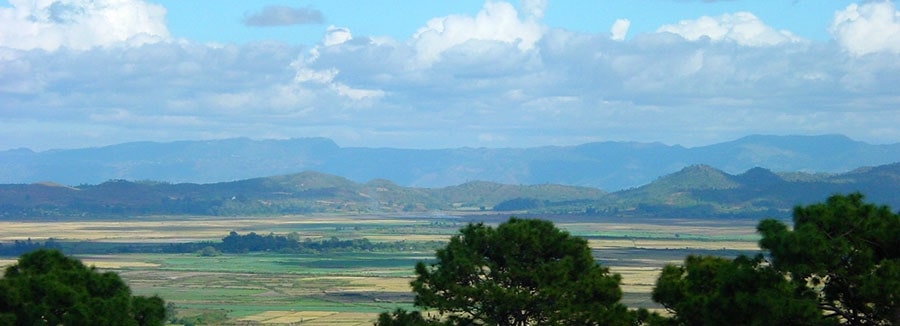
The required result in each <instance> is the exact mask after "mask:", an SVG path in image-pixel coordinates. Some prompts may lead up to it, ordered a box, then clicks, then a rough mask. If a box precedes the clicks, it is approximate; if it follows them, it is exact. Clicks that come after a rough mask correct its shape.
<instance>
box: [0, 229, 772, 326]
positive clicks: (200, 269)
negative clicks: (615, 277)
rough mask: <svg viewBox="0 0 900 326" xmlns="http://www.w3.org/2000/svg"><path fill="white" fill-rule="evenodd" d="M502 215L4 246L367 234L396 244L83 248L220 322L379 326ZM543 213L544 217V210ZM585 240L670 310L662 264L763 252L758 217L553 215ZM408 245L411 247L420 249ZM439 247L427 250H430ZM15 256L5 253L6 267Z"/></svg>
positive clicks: (113, 232)
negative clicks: (432, 271) (176, 250)
mask: <svg viewBox="0 0 900 326" xmlns="http://www.w3.org/2000/svg"><path fill="white" fill-rule="evenodd" d="M507 217H508V216H500V215H470V216H451V215H444V214H440V215H427V216H390V215H308V216H307V215H292V216H277V217H234V218H221V217H215V218H213V217H183V216H179V217H172V216H155V217H134V218H128V219H115V220H54V221H40V220H37V221H30V222H22V221H0V230H2V232H0V242H5V243H8V242H11V241H15V240H25V239H29V238H30V239H32V240H35V241H43V240H45V239H48V238H53V239H55V240H56V241H58V242H60V243H62V244H63V247H64V248H66V246H76V245H82V246H84V245H88V244H90V245H97V246H107V247H109V248H114V247H115V246H120V245H128V244H141V243H183V242H195V241H213V242H215V241H220V240H221V238H222V237H224V236H226V235H227V234H228V233H229V232H231V231H237V232H239V233H248V232H256V233H258V234H269V233H275V234H287V233H291V232H297V233H298V234H299V235H300V236H301V238H303V239H310V240H317V239H327V238H331V237H337V238H339V239H341V240H347V239H361V238H366V239H369V240H370V241H372V242H376V243H377V242H391V243H394V244H397V245H396V246H392V247H394V248H396V249H394V250H390V251H387V250H383V251H359V252H353V251H347V252H311V253H279V252H251V253H243V254H221V255H217V256H211V257H204V256H201V255H199V254H196V253H188V254H171V253H111V254H103V253H98V254H90V255H76V257H77V258H79V259H82V260H83V261H84V262H85V263H86V264H88V265H93V266H96V267H97V268H98V269H101V270H108V271H114V272H117V273H119V274H120V275H121V276H122V277H123V279H125V281H126V282H127V283H128V284H129V286H131V288H132V290H133V292H134V293H135V294H139V295H159V296H160V297H162V298H163V299H165V300H166V302H167V303H169V304H170V306H171V308H173V310H174V312H175V314H176V317H178V318H181V320H191V321H193V322H196V323H208V324H245V325H246V324H271V325H287V324H294V325H371V324H372V322H373V320H374V319H375V318H376V317H377V315H378V313H380V312H384V311H391V310H394V309H395V308H397V307H403V308H407V309H409V308H412V299H413V294H412V293H411V290H410V287H409V282H410V281H411V280H412V279H413V276H414V273H413V267H414V265H415V264H416V263H417V262H419V261H425V262H428V261H430V260H431V259H433V257H434V248H423V246H421V245H418V246H417V245H414V244H421V243H426V242H427V243H430V244H433V245H436V246H437V247H440V246H441V244H442V243H444V242H446V241H447V240H448V239H449V238H450V236H452V235H453V234H455V233H456V232H457V231H458V230H459V229H460V228H461V227H463V226H465V225H466V224H467V223H469V222H480V221H484V222H485V223H487V224H496V223H499V222H502V221H505V219H506V218H507ZM537 218H541V217H540V216H538V217H537ZM547 219H549V220H552V221H554V223H555V224H556V226H557V227H559V228H560V229H563V230H566V231H568V232H570V233H571V234H573V235H576V236H580V237H584V238H586V239H587V240H588V244H589V246H590V247H591V248H592V251H593V253H594V257H595V258H596V259H597V260H598V261H599V262H600V263H601V264H603V265H604V266H608V267H609V268H610V270H611V271H612V272H614V273H619V274H621V275H622V279H623V283H622V289H623V291H624V297H623V302H624V303H625V304H627V305H628V306H630V307H635V308H636V307H644V308H650V309H659V308H660V307H659V306H657V305H656V304H655V303H653V302H652V300H650V291H652V288H653V285H654V283H655V282H656V277H657V276H658V274H659V272H660V270H661V269H662V267H663V266H664V265H666V264H680V263H681V262H682V261H683V259H684V257H685V256H687V255H689V254H694V255H718V256H726V257H732V256H735V255H737V254H742V253H743V254H754V253H756V252H758V246H757V243H756V242H757V240H758V236H757V235H756V233H755V225H756V222H757V221H755V220H740V219H737V220H710V219H698V218H683V219H633V218H632V219H628V218H600V217H587V216H582V217H564V218H554V217H549V218H547ZM405 244H409V246H408V247H406V246H405ZM426 247H427V246H426ZM14 262H15V257H0V265H9V264H12V263H14Z"/></svg>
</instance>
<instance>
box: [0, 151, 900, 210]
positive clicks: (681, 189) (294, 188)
mask: <svg viewBox="0 0 900 326" xmlns="http://www.w3.org/2000/svg"><path fill="white" fill-rule="evenodd" d="M856 191H859V192H862V193H863V194H865V195H866V196H867V200H869V201H870V202H874V203H878V204H885V205H889V206H891V207H894V208H896V207H900V197H897V196H896V194H897V193H900V163H894V164H889V165H881V166H876V167H867V168H860V169H856V170H853V171H851V172H847V173H841V174H815V175H811V174H805V173H802V172H792V173H784V174H776V173H774V172H772V171H770V170H767V169H764V168H752V169H749V170H747V171H745V172H744V173H741V174H736V175H733V174H728V173H726V172H724V171H722V170H719V169H715V168H713V167H711V166H708V165H692V166H688V167H686V168H683V169H681V170H680V171H678V172H675V173H672V174H669V175H665V176H662V177H660V178H658V179H657V180H655V181H653V182H651V183H649V184H646V185H644V186H641V187H637V188H631V189H628V190H622V191H618V192H614V193H605V192H603V191H601V190H599V189H597V188H589V187H576V186H564V185H556V184H541V185H509V184H500V183H493V182H485V181H473V182H467V183H464V184H460V185H456V186H449V187H442V188H414V187H402V186H399V185H397V184H395V183H393V182H391V181H388V180H384V179H376V180H372V181H369V182H367V183H357V182H354V181H351V180H349V179H346V178H343V177H339V176H334V175H330V174H324V173H319V172H303V173H298V174H289V175H280V176H274V177H265V178H252V179H245V180H239V181H231V182H220V183H210V184H193V183H181V184H170V183H156V182H132V181H125V180H115V181H108V182H104V183H101V184H97V185H80V186H78V187H68V186H62V185H59V184H54V183H47V182H44V183H35V184H27V185H26V184H7V185H0V218H22V217H38V216H49V217H63V216H81V217H97V216H101V217H102V216H134V215H158V214H172V215H181V214H192V215H272V214H302V213H319V212H333V213H414V214H422V213H430V212H433V211H471V212H477V211H482V210H495V211H510V210H514V211H518V212H517V213H523V211H524V212H525V213H533V214H545V215H546V214H551V215H559V214H576V215H587V216H593V215H602V216H625V217H627V216H651V217H695V218H696V217H700V218H704V217H753V218H758V217H763V216H768V217H788V216H789V215H790V211H791V209H792V208H793V207H794V206H796V205H807V204H811V203H816V202H821V201H823V200H825V199H826V198H827V197H828V196H830V195H832V194H835V193H843V194H846V193H850V192H856Z"/></svg>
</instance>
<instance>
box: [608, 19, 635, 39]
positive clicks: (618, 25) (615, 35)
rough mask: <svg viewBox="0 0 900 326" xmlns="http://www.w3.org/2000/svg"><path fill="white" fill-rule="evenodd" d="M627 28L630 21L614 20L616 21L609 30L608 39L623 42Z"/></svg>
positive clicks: (629, 25)
mask: <svg viewBox="0 0 900 326" xmlns="http://www.w3.org/2000/svg"><path fill="white" fill-rule="evenodd" d="M629 27H631V21H630V20H628V19H616V21H615V22H613V24H612V27H611V28H610V29H609V33H610V34H611V36H610V38H611V39H613V40H615V41H623V40H625V35H628V28H629Z"/></svg>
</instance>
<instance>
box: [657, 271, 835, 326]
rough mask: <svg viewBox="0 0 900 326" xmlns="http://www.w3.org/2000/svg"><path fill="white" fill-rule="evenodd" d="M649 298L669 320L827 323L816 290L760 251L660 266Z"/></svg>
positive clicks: (676, 322) (689, 322) (690, 322)
mask: <svg viewBox="0 0 900 326" xmlns="http://www.w3.org/2000/svg"><path fill="white" fill-rule="evenodd" d="M652 296H653V301H656V302H658V303H660V304H662V305H663V306H664V307H665V308H666V309H667V310H668V311H669V312H670V313H671V314H672V317H671V320H670V321H669V323H668V324H671V325H828V324H830V322H832V321H831V320H826V319H824V318H823V316H822V313H821V311H820V310H819V308H818V306H817V304H816V300H815V295H814V294H813V293H812V292H810V291H804V290H803V289H801V288H798V287H797V286H795V285H794V284H792V283H791V282H789V281H788V280H787V279H786V278H785V277H784V275H783V274H781V273H780V272H778V271H776V270H775V269H773V268H771V267H770V266H767V265H766V264H765V263H764V261H763V258H762V256H757V257H755V258H752V259H751V258H749V257H746V256H739V257H737V258H735V259H734V260H729V259H725V258H721V257H713V256H688V257H687V258H686V259H685V261H684V265H683V266H675V265H668V266H666V267H664V268H663V271H662V274H660V276H659V279H658V280H657V283H656V287H655V288H654V289H653V293H652Z"/></svg>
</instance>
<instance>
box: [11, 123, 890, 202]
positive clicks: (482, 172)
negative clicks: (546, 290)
mask: <svg viewBox="0 0 900 326" xmlns="http://www.w3.org/2000/svg"><path fill="white" fill-rule="evenodd" d="M893 162H900V143H896V144H888V145H872V144H867V143H863V142H858V141H854V140H852V139H849V138H847V137H845V136H841V135H823V136H762V135H757V136H748V137H744V138H741V139H738V140H735V141H730V142H725V143H719V144H714V145H709V146H700V147H691V148H686V147H682V146H678V145H674V146H670V145H664V144H661V143H637V142H598V143H589V144H583V145H578V146H545V147H533V148H453V149H434V150H418V149H396V148H358V147H340V146H338V145H337V144H335V143H334V142H333V141H331V140H330V139H326V138H301V139H289V140H250V139H246V138H236V139H224V140H212V141H178V142H170V143H154V142H135V143H125V144H119V145H112V146H106V147H97V148H84V149H69V150H51V151H45V152H33V151H30V150H27V149H16V150H7V151H2V152H0V183H10V184H11V183H33V182H40V181H53V182H57V183H60V184H65V185H70V186H74V185H79V184H97V183H101V182H104V181H107V180H117V179H126V180H155V181H164V182H173V183H183V182H188V183H216V182H224V181H234V180H242V179H249V178H255V177H258V176H267V175H284V174H294V173H299V172H303V171H319V172H322V173H328V174H333V175H339V176H342V177H346V178H348V179H350V180H352V181H355V182H367V181H368V180H373V179H385V180H391V181H392V182H395V183H397V184H398V185H402V186H408V187H429V188H434V187H447V186H451V185H459V184H463V183H465V182H467V181H471V180H483V181H489V182H496V183H503V184H547V183H552V184H563V185H574V186H587V187H595V188H600V189H604V190H607V191H616V190H621V189H627V188H633V187H637V186H641V185H645V184H647V183H649V182H651V181H653V180H655V179H656V178H658V177H660V176H663V175H666V174H669V173H673V172H677V171H679V170H680V169H681V168H683V167H685V166H689V165H697V164H705V165H708V166H711V167H714V168H716V169H720V170H722V171H725V172H727V173H732V174H737V173H741V172H743V171H746V170H748V169H751V168H754V167H762V168H765V169H768V170H771V171H779V172H781V171H799V172H807V173H813V172H826V173H839V172H847V171H850V170H851V169H854V168H856V167H860V166H876V165H883V164H888V163H893Z"/></svg>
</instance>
